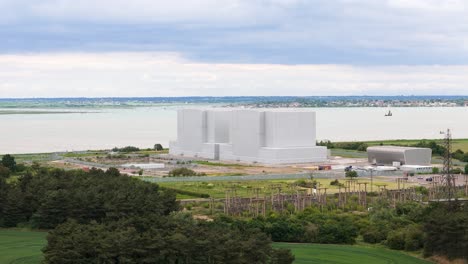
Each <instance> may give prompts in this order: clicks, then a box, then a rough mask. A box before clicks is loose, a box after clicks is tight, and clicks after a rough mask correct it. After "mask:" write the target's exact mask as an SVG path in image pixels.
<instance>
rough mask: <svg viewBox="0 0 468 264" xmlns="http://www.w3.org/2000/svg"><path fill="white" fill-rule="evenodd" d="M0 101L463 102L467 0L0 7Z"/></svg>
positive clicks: (138, 0)
mask: <svg viewBox="0 0 468 264" xmlns="http://www.w3.org/2000/svg"><path fill="white" fill-rule="evenodd" d="M0 40H1V41H0V97H1V98H12V97H107V96H223V95H225V96H243V95H245V96H248V95H268V96H272V95H297V96H314V95H468V0H443V1H441V0H322V1H319V0H196V1H189V0H186V1H177V0H173V1H159V0H132V1H128V0H80V1H76V0H75V1H73V0H35V1H30V0H0Z"/></svg>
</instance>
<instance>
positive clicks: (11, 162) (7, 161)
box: [2, 154, 16, 171]
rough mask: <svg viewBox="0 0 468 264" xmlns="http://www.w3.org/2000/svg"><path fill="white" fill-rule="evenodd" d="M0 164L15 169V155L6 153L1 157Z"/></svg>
mask: <svg viewBox="0 0 468 264" xmlns="http://www.w3.org/2000/svg"><path fill="white" fill-rule="evenodd" d="M2 165H3V166H4V167H7V168H8V169H10V170H11V171H16V161H15V157H13V156H11V155H10V154H6V155H5V156H3V158H2Z"/></svg>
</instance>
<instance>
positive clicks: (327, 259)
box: [274, 243, 430, 264]
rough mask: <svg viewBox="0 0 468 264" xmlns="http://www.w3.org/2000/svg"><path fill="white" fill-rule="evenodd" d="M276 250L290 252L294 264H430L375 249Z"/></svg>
mask: <svg viewBox="0 0 468 264" xmlns="http://www.w3.org/2000/svg"><path fill="white" fill-rule="evenodd" d="M274 246H275V247H277V248H288V249H291V250H292V253H293V254H294V255H295V257H296V260H295V261H294V264H313V263H335V264H351V263H360V264H380V263H382V264H388V263H395V264H396V263H398V264H405V263H408V264H409V263H411V264H428V263H430V262H428V261H425V260H422V259H418V258H416V257H412V256H410V255H407V254H404V253H402V252H399V251H392V250H388V249H383V248H377V247H364V246H349V245H321V244H291V243H275V244H274Z"/></svg>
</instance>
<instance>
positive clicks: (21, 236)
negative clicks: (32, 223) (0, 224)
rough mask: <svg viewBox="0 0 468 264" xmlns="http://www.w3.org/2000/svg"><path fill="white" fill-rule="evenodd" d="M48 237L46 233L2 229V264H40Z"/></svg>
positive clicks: (0, 242)
mask: <svg viewBox="0 0 468 264" xmlns="http://www.w3.org/2000/svg"><path fill="white" fill-rule="evenodd" d="M46 236H47V233H46V232H37V231H23V230H16V229H0V263H5V264H7V263H11V264H13V263H15V264H20V263H22V264H30V263H31V264H32V263H34V264H37V263H40V262H41V261H42V252H41V249H42V248H43V247H44V246H45V245H46Z"/></svg>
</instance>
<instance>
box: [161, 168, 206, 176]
mask: <svg viewBox="0 0 468 264" xmlns="http://www.w3.org/2000/svg"><path fill="white" fill-rule="evenodd" d="M205 175H206V174H205V173H204V172H200V173H197V172H195V171H194V170H191V169H189V168H185V167H184V168H177V169H173V170H171V171H170V172H169V175H168V176H169V177H188V176H205Z"/></svg>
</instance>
